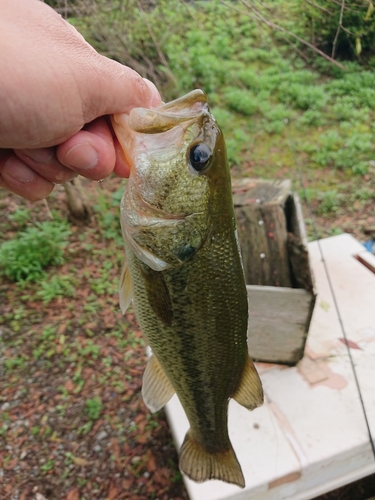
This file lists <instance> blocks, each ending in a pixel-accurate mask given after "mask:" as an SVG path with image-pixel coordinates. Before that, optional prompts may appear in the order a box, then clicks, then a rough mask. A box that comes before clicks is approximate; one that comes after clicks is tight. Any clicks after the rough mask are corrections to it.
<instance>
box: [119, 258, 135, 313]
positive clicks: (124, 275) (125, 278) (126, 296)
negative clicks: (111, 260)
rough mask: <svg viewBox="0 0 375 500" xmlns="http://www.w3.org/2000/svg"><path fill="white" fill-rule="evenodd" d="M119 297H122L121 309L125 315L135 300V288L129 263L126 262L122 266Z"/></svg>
mask: <svg viewBox="0 0 375 500" xmlns="http://www.w3.org/2000/svg"><path fill="white" fill-rule="evenodd" d="M119 296H120V308H121V312H122V314H125V312H126V310H127V308H128V307H129V304H130V302H131V300H132V298H133V288H132V282H131V278H130V272H129V267H128V264H127V261H126V260H125V262H124V265H123V266H122V270H121V276H120V285H119Z"/></svg>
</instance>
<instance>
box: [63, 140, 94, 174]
mask: <svg viewBox="0 0 375 500" xmlns="http://www.w3.org/2000/svg"><path fill="white" fill-rule="evenodd" d="M98 161H99V156H98V153H97V151H96V150H95V149H94V148H93V147H92V146H91V144H88V143H85V142H84V143H82V144H76V145H75V146H73V147H72V148H71V149H69V151H68V152H67V153H66V155H65V157H64V165H66V166H67V167H72V168H77V169H78V170H90V169H91V168H94V167H96V165H97V164H98Z"/></svg>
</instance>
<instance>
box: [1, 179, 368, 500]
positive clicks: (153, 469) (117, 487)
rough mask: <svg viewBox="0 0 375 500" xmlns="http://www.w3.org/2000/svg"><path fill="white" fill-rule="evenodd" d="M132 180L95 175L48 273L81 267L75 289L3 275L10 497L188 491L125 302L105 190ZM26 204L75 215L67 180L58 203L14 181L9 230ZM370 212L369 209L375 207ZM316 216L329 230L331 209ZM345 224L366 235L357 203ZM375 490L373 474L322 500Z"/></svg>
mask: <svg viewBox="0 0 375 500" xmlns="http://www.w3.org/2000/svg"><path fill="white" fill-rule="evenodd" d="M121 182H122V181H120V180H118V179H111V180H106V181H105V182H104V183H103V186H102V189H101V188H100V187H98V185H97V184H96V183H89V182H86V183H85V189H86V193H87V196H88V199H89V201H90V204H91V205H93V206H94V214H93V217H92V219H91V222H90V223H89V224H86V225H85V226H83V227H80V226H76V225H72V226H71V235H70V237H69V242H68V245H67V246H66V248H65V251H64V256H65V261H64V263H63V264H62V265H61V266H56V267H54V268H52V269H49V274H48V277H47V278H45V281H48V280H49V279H50V277H51V276H53V275H57V276H59V277H62V276H70V278H69V279H71V283H73V287H74V293H73V294H70V295H72V296H69V294H67V296H64V295H60V296H56V297H55V298H52V299H51V300H49V301H46V300H45V299H46V296H45V295H44V296H43V294H42V295H41V294H40V293H39V292H40V290H42V288H41V284H40V283H39V284H32V283H31V284H28V285H25V286H24V287H20V286H19V285H17V284H15V283H12V282H11V281H9V280H8V279H5V278H3V277H2V278H1V282H0V410H1V411H0V499H1V500H44V499H47V500H53V499H56V500H104V499H107V500H116V499H118V500H121V499H132V500H149V499H155V500H187V494H186V491H185V489H184V485H183V480H182V477H181V474H180V472H179V470H178V458H177V454H176V451H175V448H174V445H173V442H172V438H171V434H170V431H169V428H168V424H167V421H166V419H165V415H164V413H163V411H161V412H158V413H157V414H155V415H151V414H150V412H149V411H148V410H147V409H146V407H145V406H144V404H143V401H142V398H141V395H140V388H141V378H142V374H143V371H144V367H145V363H146V356H145V345H144V342H143V340H142V334H141V332H140V330H139V327H138V325H137V323H136V320H135V317H134V314H133V312H132V311H131V310H130V311H129V312H127V313H126V315H125V317H122V316H121V313H120V310H119V306H118V299H117V283H118V277H119V273H120V267H121V261H122V249H121V243H120V242H119V241H118V239H117V238H116V237H115V236H113V234H112V233H113V232H114V233H115V232H116V231H117V230H118V232H119V225H118V206H117V204H116V202H115V201H113V202H111V203H109V202H108V201H106V200H109V199H111V200H114V198H113V196H114V195H115V194H116V193H118V190H119V188H120V189H121ZM111 197H112V198H111ZM115 198H116V196H115ZM116 199H117V198H116ZM20 208H22V209H27V210H29V211H30V213H29V218H28V220H27V221H26V223H25V225H26V227H27V226H32V225H33V224H35V222H36V221H43V220H49V218H50V214H51V212H52V214H53V215H54V217H55V218H56V217H58V218H62V219H63V218H67V215H68V214H67V208H66V200H65V194H64V192H63V190H62V188H58V189H57V190H56V192H55V193H54V194H53V195H52V196H51V197H50V198H49V200H48V206H47V205H46V204H44V203H43V202H40V203H37V204H36V205H31V204H29V203H27V202H25V201H23V200H20V199H19V198H18V197H16V196H13V195H11V194H8V193H5V192H4V191H3V192H1V194H0V210H1V212H0V234H2V240H3V241H6V240H10V239H11V238H14V237H15V235H16V232H17V231H18V230H19V229H20V223H19V222H18V223H16V222H15V221H14V218H13V219H12V217H11V216H12V214H14V213H15V212H17V210H19V209H20ZM366 210H367V211H366ZM361 211H362V212H363V213H362V215H361V217H362V218H363V219H364V220H366V221H367V220H370V217H371V215H372V212H370V209H369V208H366V206H361ZM317 221H318V223H319V224H320V227H321V228H323V230H324V232H325V233H326V234H327V233H329V230H330V227H332V225H333V224H332V223H331V222H330V220H329V218H327V217H326V218H324V217H320V216H317ZM344 222H345V223H344ZM349 222H350V223H349ZM340 223H341V224H342V225H344V226H345V230H348V228H349V231H350V232H352V233H354V234H355V235H356V236H357V237H362V236H363V233H361V230H360V228H359V227H358V225H356V224H355V222H354V221H353V220H352V219H350V213H349V212H346V213H340V214H337V217H336V218H335V219H334V225H335V227H336V226H337V224H340ZM111 230H112V233H111ZM118 234H119V233H118ZM42 297H44V298H42ZM374 494H375V476H370V477H368V478H365V479H363V480H361V481H359V482H357V483H353V484H352V485H349V486H346V487H344V488H341V489H339V490H336V491H335V492H331V493H328V494H326V495H323V496H321V497H319V500H333V499H339V500H366V499H367V498H369V497H370V496H373V495H374Z"/></svg>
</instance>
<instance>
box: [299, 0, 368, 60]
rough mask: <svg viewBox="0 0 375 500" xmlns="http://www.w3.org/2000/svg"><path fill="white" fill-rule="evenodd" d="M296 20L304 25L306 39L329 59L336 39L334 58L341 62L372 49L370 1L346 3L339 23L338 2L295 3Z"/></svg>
mask: <svg viewBox="0 0 375 500" xmlns="http://www.w3.org/2000/svg"><path fill="white" fill-rule="evenodd" d="M295 5H296V7H295V8H296V12H297V17H299V18H300V19H302V20H303V21H304V22H305V23H306V24H305V32H304V33H305V36H307V37H308V38H310V36H311V35H312V39H311V41H312V42H313V43H315V44H316V45H317V46H319V47H320V48H321V49H322V50H324V51H325V52H326V53H328V54H329V55H331V52H332V49H333V46H334V43H335V42H334V41H335V38H336V37H337V41H336V54H337V55H338V56H339V57H340V58H342V59H350V58H352V57H353V55H354V56H357V57H358V56H360V55H361V53H362V51H364V52H366V51H368V52H371V51H373V50H374V49H375V10H374V5H373V3H372V1H370V0H346V2H345V8H344V10H343V16H342V28H341V29H339V30H338V27H339V23H340V13H341V2H333V1H332V0H316V1H315V2H309V3H307V2H301V1H300V0H297V1H296V4H295Z"/></svg>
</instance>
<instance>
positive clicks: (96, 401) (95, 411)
mask: <svg viewBox="0 0 375 500" xmlns="http://www.w3.org/2000/svg"><path fill="white" fill-rule="evenodd" d="M102 408H103V404H102V402H101V399H100V398H99V396H94V397H93V398H92V399H87V400H86V402H85V409H86V413H87V415H88V417H89V418H90V419H91V420H97V419H98V418H99V415H100V412H101V411H102Z"/></svg>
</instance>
